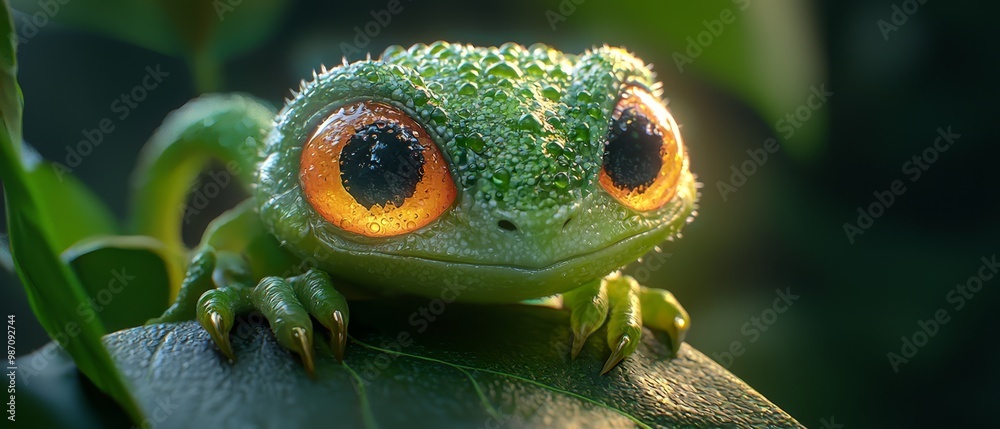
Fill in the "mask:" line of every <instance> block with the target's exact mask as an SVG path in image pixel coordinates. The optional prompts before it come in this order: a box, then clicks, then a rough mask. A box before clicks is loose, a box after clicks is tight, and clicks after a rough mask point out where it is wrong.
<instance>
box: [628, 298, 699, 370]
mask: <svg viewBox="0 0 1000 429" xmlns="http://www.w3.org/2000/svg"><path fill="white" fill-rule="evenodd" d="M639 301H640V302H641V303H642V323H643V325H645V326H647V327H649V328H651V329H656V330H659V331H663V332H666V333H667V334H669V336H670V354H671V355H672V356H677V352H678V351H679V350H680V347H681V343H683V342H684V338H685V337H687V333H688V330H689V329H690V328H691V316H689V315H688V312H687V311H686V310H684V307H682V306H681V304H680V303H679V302H677V298H675V297H674V294H672V293H670V292H668V291H665V290H663V289H654V288H647V287H640V288H639Z"/></svg>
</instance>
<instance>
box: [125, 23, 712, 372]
mask: <svg viewBox="0 0 1000 429" xmlns="http://www.w3.org/2000/svg"><path fill="white" fill-rule="evenodd" d="M661 86H662V85H661V84H660V83H659V82H657V81H656V80H655V78H654V74H653V72H652V70H651V69H650V67H649V66H647V65H646V64H645V63H644V62H642V61H641V60H639V59H638V58H636V57H635V56H633V55H632V54H630V53H629V52H627V51H625V50H622V49H618V48H612V47H607V46H605V47H598V48H594V49H592V50H589V51H587V52H584V53H583V54H579V55H574V54H566V53H563V52H560V51H558V50H556V49H554V48H552V47H549V46H546V45H542V44H536V45H532V46H529V47H524V46H521V45H518V44H513V43H508V44H504V45H502V46H499V47H475V46H469V45H461V44H452V43H447V42H436V43H433V44H430V45H424V44H417V45H414V46H412V47H410V48H403V47H400V46H394V47H390V48H388V49H387V50H386V51H385V52H384V53H382V55H381V56H380V57H379V58H378V59H371V58H369V59H367V60H363V61H357V62H353V63H348V62H347V61H346V60H345V61H344V62H343V64H342V65H338V66H336V67H333V68H326V67H321V68H320V69H319V70H318V71H316V72H314V73H313V76H312V79H311V80H309V81H303V82H302V84H301V87H300V88H299V89H298V90H295V91H292V96H291V98H289V99H287V100H286V103H285V105H284V106H283V107H282V108H281V109H280V111H278V112H275V111H274V110H273V109H272V108H271V107H269V106H268V105H267V103H264V102H261V101H259V100H256V99H254V98H252V97H249V96H246V95H238V94H227V95H222V94H210V95H205V96H202V97H200V98H198V99H195V100H193V101H191V102H189V103H188V104H187V105H186V106H184V107H182V108H181V109H179V110H177V111H176V112H174V113H172V114H171V115H170V116H169V117H168V118H167V119H166V121H165V123H164V124H163V125H162V126H161V127H160V128H159V129H158V130H157V131H156V133H155V134H154V136H153V137H152V139H151V141H150V143H149V144H148V145H147V146H146V147H145V148H144V150H143V153H142V155H141V158H140V161H139V166H138V168H137V171H136V175H135V180H134V186H135V189H134V192H135V195H136V197H135V198H134V201H133V212H134V213H133V214H134V219H135V220H136V224H135V225H134V227H135V229H136V230H137V231H138V232H139V233H141V234H145V235H150V236H153V237H156V238H158V239H160V240H162V241H163V242H164V243H166V245H167V246H168V247H169V248H171V249H174V250H176V251H178V252H187V249H186V248H185V247H184V244H183V242H182V241H181V238H180V236H179V233H178V231H179V230H180V226H181V222H182V221H183V220H184V219H185V218H186V217H187V216H179V215H178V210H183V209H178V208H183V207H185V201H186V200H187V197H188V194H189V192H190V188H191V183H192V181H193V180H194V178H196V177H197V175H198V174H199V172H201V171H202V170H203V169H204V168H205V165H206V162H208V161H209V160H211V159H217V160H221V161H222V162H223V163H224V165H225V166H226V171H224V172H219V173H214V174H217V175H223V176H224V177H221V178H219V180H216V182H217V185H222V186H224V185H223V184H228V183H230V180H229V179H232V183H242V184H245V185H246V186H247V189H248V191H249V192H250V194H251V195H252V196H251V198H250V199H248V200H247V201H245V202H243V203H242V204H239V205H238V206H237V207H235V208H234V209H232V210H230V211H228V212H226V213H224V214H223V215H221V216H220V217H219V218H217V219H216V220H215V221H213V222H212V223H211V224H210V225H209V227H208V228H207V230H206V231H205V233H204V236H203V239H202V241H201V243H200V244H199V245H198V246H197V247H196V248H194V249H193V250H191V251H190V253H186V254H189V255H192V256H191V257H190V262H189V263H188V264H187V268H186V272H185V273H184V274H183V276H178V278H182V279H183V280H182V281H179V282H177V283H178V285H177V286H176V287H175V290H174V291H173V304H172V305H171V306H170V307H169V308H168V309H167V311H166V312H165V313H164V314H163V315H162V316H161V317H160V318H158V319H154V320H153V321H151V322H173V321H181V320H191V319H196V320H198V321H199V322H200V324H201V325H202V326H203V327H204V329H205V330H207V331H208V333H209V334H210V336H211V338H212V339H213V341H214V343H215V345H216V346H217V347H218V349H219V351H220V352H221V353H223V354H224V355H226V356H228V357H229V358H230V359H235V357H234V355H233V351H232V347H231V345H230V341H229V331H230V330H231V329H232V328H233V325H234V323H235V320H236V318H237V317H239V316H241V315H244V314H247V313H250V312H259V313H260V314H262V315H263V316H264V317H266V319H267V321H268V322H269V324H270V327H271V329H272V330H273V332H274V335H275V337H276V339H277V340H278V342H279V343H280V344H281V345H282V346H284V347H285V348H287V349H289V350H291V351H293V352H295V353H296V354H298V356H299V357H300V358H301V360H302V363H303V364H304V366H305V369H306V370H307V371H308V372H309V373H310V374H311V373H312V372H313V370H314V360H315V356H316V353H317V351H316V350H317V348H316V344H315V343H314V341H315V339H316V338H317V337H318V336H319V335H317V334H316V333H315V332H322V333H323V334H321V335H323V336H327V335H328V337H329V345H330V349H331V350H332V352H333V354H334V355H335V356H336V358H337V359H343V356H344V352H345V347H346V346H347V339H348V326H349V322H350V312H349V309H348V297H352V296H354V295H357V294H358V293H362V294H366V295H369V296H370V295H379V296H399V295H401V294H405V295H418V296H425V297H430V298H436V299H440V300H442V302H443V303H450V302H455V301H461V302H473V303H518V302H527V301H531V300H537V299H542V298H546V297H556V299H558V300H559V301H560V302H561V305H562V306H563V307H564V308H567V309H568V311H570V312H571V313H570V314H571V317H570V327H569V328H570V329H571V331H572V334H573V338H574V340H573V344H572V346H570V347H569V350H567V353H569V354H571V355H572V356H573V357H574V358H575V357H576V355H577V354H578V353H579V352H580V350H581V348H582V347H583V345H584V343H585V341H586V340H587V338H588V337H589V336H591V334H593V333H594V332H595V331H597V330H598V329H599V328H601V327H602V326H603V325H605V324H607V330H606V331H607V338H606V341H607V345H608V347H609V349H610V352H609V355H608V358H607V361H606V364H605V365H604V367H603V368H602V369H601V373H602V374H604V373H607V372H608V371H610V370H612V369H613V368H614V367H615V366H616V365H617V364H618V363H619V362H621V361H622V360H623V359H624V358H626V357H628V356H629V355H630V354H631V353H633V352H634V351H635V350H636V347H637V346H638V344H639V341H640V335H641V333H642V327H643V326H646V327H649V328H652V329H656V330H661V331H665V332H666V333H668V334H669V337H670V340H671V343H672V344H671V345H672V350H673V351H674V353H676V351H677V349H678V347H679V345H680V343H681V342H682V341H683V340H684V337H685V335H686V333H687V331H688V329H689V327H690V319H689V316H688V314H687V312H686V311H685V310H684V308H683V307H682V306H681V305H680V304H679V303H678V302H677V300H676V299H675V298H674V296H673V295H672V294H671V293H670V292H667V291H665V290H661V289H654V288H647V287H644V286H642V285H640V284H638V282H637V281H636V280H635V279H634V278H632V277H630V276H627V275H623V274H621V273H620V272H619V271H618V270H619V269H620V268H621V267H623V266H625V265H627V264H629V263H631V262H633V261H635V260H637V259H638V258H640V257H641V256H642V255H644V254H646V253H647V252H650V251H652V250H654V249H656V250H657V251H658V250H659V249H658V248H657V247H656V246H658V245H659V244H660V243H662V242H663V241H664V240H666V239H668V238H672V237H674V236H677V234H678V233H679V231H680V230H681V228H682V227H683V226H684V225H685V224H686V223H688V222H689V221H690V220H691V219H693V216H694V214H695V204H696V201H697V198H698V191H697V183H696V181H695V178H694V175H693V174H692V173H691V171H690V170H689V160H688V155H687V152H686V150H685V146H684V144H683V141H682V139H681V135H680V132H679V129H678V125H677V123H676V122H675V121H674V118H673V116H672V115H671V114H670V112H669V111H668V110H667V108H666V107H665V105H664V103H663V101H662V98H661V97H662V88H661ZM352 299H353V298H352ZM313 319H315V321H317V322H318V324H319V325H317V326H313V323H314V322H313ZM320 325H321V326H320Z"/></svg>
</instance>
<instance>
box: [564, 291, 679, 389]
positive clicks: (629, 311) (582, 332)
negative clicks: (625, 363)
mask: <svg viewBox="0 0 1000 429" xmlns="http://www.w3.org/2000/svg"><path fill="white" fill-rule="evenodd" d="M563 302H564V305H566V306H567V307H569V308H570V311H571V313H570V327H571V329H572V331H573V349H572V351H571V353H572V356H573V358H576V356H577V355H578V354H579V353H580V350H581V349H582V348H583V345H584V343H585V342H586V340H587V338H588V337H589V336H590V335H591V334H593V333H594V332H595V331H597V330H598V329H599V328H600V327H601V326H602V325H604V322H605V321H607V324H608V328H607V332H608V335H607V342H608V347H609V348H610V349H611V356H610V357H608V360H607V361H606V362H605V363H604V367H603V368H602V369H601V374H605V373H607V372H608V371H610V370H611V369H612V368H614V367H615V365H617V364H618V363H619V362H621V361H622V360H623V359H625V358H626V357H628V356H629V355H631V354H632V353H633V352H635V350H636V348H637V347H638V346H639V341H640V337H641V335H642V327H643V326H646V327H649V328H651V329H657V330H661V331H664V332H666V333H667V334H669V336H670V342H671V353H672V354H674V355H676V354H677V350H678V349H679V348H680V344H681V343H682V342H684V337H685V336H686V335H687V331H688V328H689V327H690V325H691V320H690V317H689V316H688V313H687V311H685V310H684V307H682V306H681V305H680V303H679V302H677V299H676V298H674V295H673V294H671V293H670V292H667V291H665V290H662V289H654V288H647V287H645V286H641V285H639V283H638V282H637V281H636V280H635V279H634V278H632V277H631V276H627V275H622V274H621V273H620V272H614V273H611V274H609V275H608V276H606V277H604V278H603V279H600V280H597V281H593V282H590V283H587V284H584V285H583V286H580V287H579V288H577V289H574V290H572V291H569V292H566V293H565V294H563Z"/></svg>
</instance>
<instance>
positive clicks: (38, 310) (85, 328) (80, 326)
mask: <svg viewBox="0 0 1000 429" xmlns="http://www.w3.org/2000/svg"><path fill="white" fill-rule="evenodd" d="M0 33H3V34H4V37H3V40H2V41H0V46H2V47H0V66H2V67H3V70H2V72H0V94H3V101H2V102H0V115H2V116H3V121H0V128H2V129H0V180H2V181H3V185H4V197H5V198H6V207H7V231H8V234H10V250H11V254H12V256H13V259H14V264H15V268H16V271H17V274H18V277H19V278H20V279H21V283H22V284H23V285H24V287H25V289H26V291H27V295H28V301H29V303H30V304H31V308H32V310H34V312H35V314H36V315H37V317H38V319H39V322H41V324H42V327H44V328H45V331H46V332H47V333H48V334H49V336H51V337H52V338H54V339H57V340H58V341H59V342H60V343H61V344H63V345H64V346H65V347H66V348H67V350H68V351H69V353H70V354H71V355H72V356H73V358H74V360H75V361H76V364H77V365H78V366H79V368H80V370H81V371H83V373H84V374H86V375H87V376H88V377H89V378H90V379H91V380H93V381H94V383H95V384H97V385H98V386H99V387H100V388H101V389H102V390H104V391H105V392H108V393H109V394H111V395H112V396H113V397H115V398H116V399H117V400H118V401H119V403H121V404H122V406H123V407H125V409H126V410H127V411H128V412H129V413H130V415H131V416H132V417H133V418H135V419H137V420H141V419H142V418H143V417H142V413H141V411H140V410H139V408H138V406H136V404H135V403H134V401H133V399H132V396H131V394H130V393H129V391H128V390H127V389H126V387H125V385H124V383H123V380H122V379H121V377H120V376H119V374H118V371H117V370H116V369H115V367H114V364H113V363H112V361H111V358H110V356H109V355H108V352H107V350H105V349H104V347H103V345H102V344H101V339H100V336H101V334H103V333H104V328H103V327H102V326H101V324H100V321H99V320H97V319H91V320H85V319H84V318H83V317H82V316H80V315H79V314H78V313H77V311H76V310H77V308H79V305H80V304H81V303H84V302H85V300H84V299H85V298H84V296H85V295H84V293H83V287H82V286H81V285H80V282H79V280H78V279H77V278H76V276H75V275H74V274H73V272H72V271H71V270H70V269H69V266H67V265H66V264H64V263H63V262H62V260H60V259H59V251H58V250H57V248H56V240H55V238H54V236H53V230H54V228H53V227H52V220H51V219H50V218H49V217H48V215H49V214H48V213H47V212H45V211H44V210H43V207H44V205H43V203H41V202H40V201H41V200H42V199H43V198H41V197H40V196H39V192H38V190H37V189H35V188H34V184H33V183H32V182H31V181H30V180H29V178H28V177H29V175H28V172H27V171H26V170H25V166H24V165H23V164H22V163H21V156H20V153H19V150H18V149H19V148H20V141H21V140H20V129H21V123H20V120H21V107H22V106H23V104H22V102H21V96H20V94H21V92H20V88H19V87H18V85H17V80H16V76H17V67H16V64H17V63H16V56H15V49H14V44H13V43H14V40H15V38H14V37H13V34H14V33H13V24H12V21H11V16H10V8H9V7H8V5H7V1H6V0H3V3H2V8H0ZM12 98H14V99H13V100H12Z"/></svg>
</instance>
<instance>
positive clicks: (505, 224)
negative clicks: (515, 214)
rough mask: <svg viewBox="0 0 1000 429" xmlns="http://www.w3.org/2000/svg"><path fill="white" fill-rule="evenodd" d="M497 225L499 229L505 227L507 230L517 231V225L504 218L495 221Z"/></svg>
mask: <svg viewBox="0 0 1000 429" xmlns="http://www.w3.org/2000/svg"><path fill="white" fill-rule="evenodd" d="M497 226H499V227H500V229H505V230H507V231H517V225H514V222H511V221H509V220H506V219H504V220H501V221H500V222H497Z"/></svg>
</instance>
